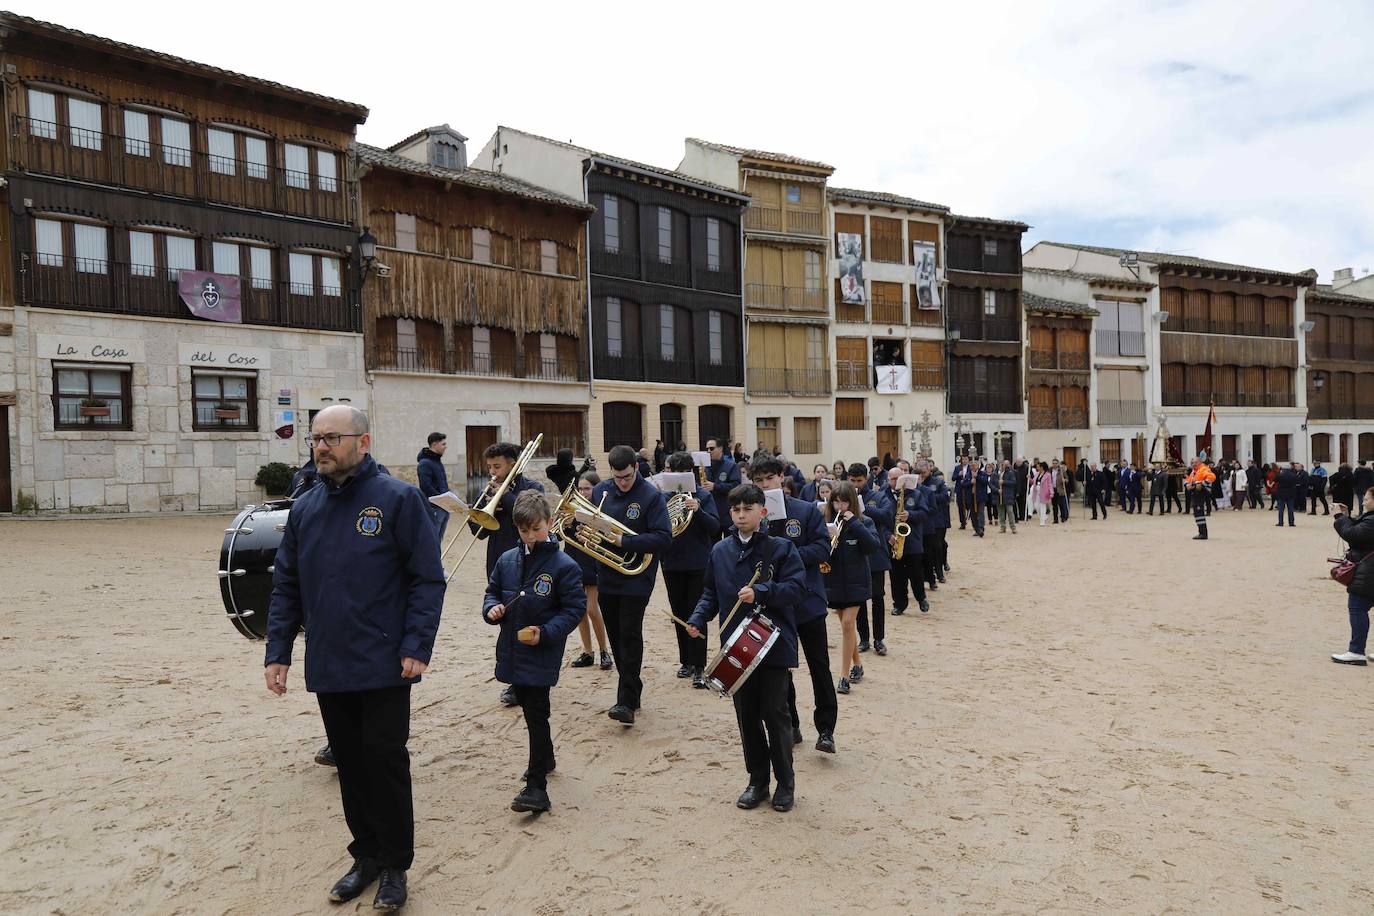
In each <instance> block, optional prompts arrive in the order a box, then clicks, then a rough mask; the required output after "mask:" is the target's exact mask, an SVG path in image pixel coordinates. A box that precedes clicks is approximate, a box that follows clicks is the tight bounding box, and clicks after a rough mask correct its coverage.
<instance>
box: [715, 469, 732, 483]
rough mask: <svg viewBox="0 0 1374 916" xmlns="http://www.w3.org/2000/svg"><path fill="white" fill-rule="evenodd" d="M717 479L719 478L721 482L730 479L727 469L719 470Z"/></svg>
mask: <svg viewBox="0 0 1374 916" xmlns="http://www.w3.org/2000/svg"><path fill="white" fill-rule="evenodd" d="M718 479H719V480H720V482H721V483H725V481H727V480H729V479H730V472H729V471H721V472H720V477H719V478H718Z"/></svg>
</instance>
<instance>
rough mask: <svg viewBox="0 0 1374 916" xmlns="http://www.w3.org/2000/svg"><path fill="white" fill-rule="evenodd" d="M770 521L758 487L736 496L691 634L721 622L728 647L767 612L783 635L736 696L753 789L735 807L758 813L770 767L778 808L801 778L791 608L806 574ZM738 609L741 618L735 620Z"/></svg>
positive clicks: (786, 807) (785, 805) (743, 488)
mask: <svg viewBox="0 0 1374 916" xmlns="http://www.w3.org/2000/svg"><path fill="white" fill-rule="evenodd" d="M767 514H768V510H767V509H766V508H765V506H764V496H763V491H762V490H760V489H759V488H758V487H756V486H754V485H753V484H748V483H747V484H741V485H740V486H738V487H735V488H734V489H733V490H731V491H730V520H731V521H732V522H733V523H734V526H735V527H734V530H733V531H732V532H731V534H730V536H729V537H727V538H726V539H725V540H723V541H720V542H719V543H717V544H716V545H715V546H714V547H712V548H711V556H710V559H709V562H708V563H707V566H706V573H705V581H704V585H703V588H702V592H701V600H700V601H698V602H697V606H696V610H695V611H693V612H692V616H691V619H690V620H688V628H687V630H688V632H689V633H691V634H692V636H694V637H695V636H697V635H698V634H699V633H700V632H701V630H700V628H701V627H703V626H705V625H706V621H707V620H708V619H710V618H711V617H716V618H717V619H718V620H719V621H720V628H719V632H720V642H721V645H722V646H723V645H725V644H726V643H727V642H728V641H729V639H730V637H731V636H732V635H733V634H734V633H735V631H736V630H738V629H739V628H740V627H741V626H742V625H743V622H744V621H745V620H746V619H747V618H748V617H750V616H751V615H752V614H755V613H762V614H764V615H765V616H766V617H767V618H768V619H769V620H771V621H772V622H773V623H774V625H776V626H777V628H778V630H779V635H778V639H777V641H775V642H774V643H773V648H772V649H771V650H770V651H769V652H768V654H767V655H765V656H764V657H763V658H762V659H761V660H760V662H759V665H758V667H757V668H755V669H754V672H753V674H752V675H750V676H749V678H748V680H746V681H745V682H744V683H743V684H742V685H740V687H739V689H738V690H737V691H735V694H734V697H733V699H734V701H735V718H736V719H737V720H738V722H739V733H740V743H741V744H742V745H743V748H744V764H745V766H746V767H747V768H748V770H749V787H748V788H747V789H745V790H744V794H743V795H741V796H740V797H739V800H738V801H737V802H736V803H735V804H737V805H738V806H739V807H741V808H746V809H747V808H757V807H758V806H759V805H760V804H762V803H763V802H764V801H766V800H767V799H768V795H769V792H768V785H769V768H770V765H771V768H772V773H773V776H775V777H776V778H777V791H776V792H774V793H773V808H774V810H777V811H790V810H792V803H793V800H794V797H795V794H796V779H795V777H794V775H793V772H792V721H791V715H790V713H789V712H788V708H787V685H788V683H789V676H788V669H789V668H795V667H797V626H796V621H795V619H794V617H793V611H792V609H793V606H794V605H795V604H797V603H798V602H800V601H801V598H802V595H803V593H804V591H805V588H806V570H805V568H804V567H803V566H802V561H801V557H800V555H798V553H797V548H796V547H794V546H792V542H791V541H789V540H788V539H787V538H780V537H770V536H769V534H768V529H767V528H766V527H764V526H763V519H764V516H766V515H767ZM756 574H757V578H755V575H756ZM751 579H752V580H753V584H752V585H751V584H750V580H751ZM736 606H738V608H739V611H738V613H733V616H732V611H733V609H734V608H735V607H736Z"/></svg>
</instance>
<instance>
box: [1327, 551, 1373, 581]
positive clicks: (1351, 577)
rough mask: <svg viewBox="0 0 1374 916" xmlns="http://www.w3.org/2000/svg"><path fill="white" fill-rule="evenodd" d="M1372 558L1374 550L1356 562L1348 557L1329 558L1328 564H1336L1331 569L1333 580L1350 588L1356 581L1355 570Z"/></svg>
mask: <svg viewBox="0 0 1374 916" xmlns="http://www.w3.org/2000/svg"><path fill="white" fill-rule="evenodd" d="M1370 557H1374V550H1371V551H1370V552H1369V553H1367V554H1365V555H1364V556H1363V557H1361V558H1360V559H1358V560H1354V561H1352V560H1351V559H1350V557H1348V556H1345V557H1327V558H1326V562H1328V563H1334V564H1335V565H1334V566H1332V567H1331V578H1332V579H1333V580H1335V581H1336V582H1339V583H1340V584H1341V585H1344V586H1345V587H1346V588H1349V587H1350V583H1351V582H1354V581H1355V569H1356V568H1357V567H1358V566H1359V565H1360V564H1361V563H1363V562H1364V561H1365V560H1368V559H1369V558H1370Z"/></svg>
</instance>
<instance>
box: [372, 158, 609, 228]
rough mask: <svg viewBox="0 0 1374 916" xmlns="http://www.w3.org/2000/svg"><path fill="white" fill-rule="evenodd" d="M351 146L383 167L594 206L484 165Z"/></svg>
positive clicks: (550, 200)
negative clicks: (432, 161)
mask: <svg viewBox="0 0 1374 916" xmlns="http://www.w3.org/2000/svg"><path fill="white" fill-rule="evenodd" d="M353 149H354V151H355V152H356V153H357V156H358V160H359V161H360V162H363V163H366V164H367V165H375V166H381V167H382V168H388V169H396V170H398V171H402V172H410V173H411V174H414V175H424V176H426V177H428V178H437V179H439V180H441V181H451V182H453V183H454V184H461V185H465V186H466V187H469V188H478V189H480V190H483V191H494V192H496V193H498V194H513V195H515V196H516V197H523V198H525V199H526V200H536V201H539V202H541V203H546V204H555V205H557V206H560V207H572V208H573V209H575V210H581V211H583V212H586V213H590V212H592V211H593V210H594V209H595V208H593V207H590V206H588V205H587V204H584V203H583V202H582V201H580V200H577V199H575V198H572V197H567V196H565V195H563V194H559V193H558V192H556V191H550V190H548V189H547V188H541V187H538V186H536V185H532V184H530V183H529V182H527V181H521V180H520V179H518V178H511V177H510V176H508V175H498V174H496V173H495V172H489V171H487V170H486V169H473V168H468V169H463V170H461V171H459V170H457V169H446V168H441V167H440V166H437V165H428V164H426V163H424V162H416V161H415V160H413V159H407V158H405V157H404V156H398V155H396V154H395V153H393V152H391V151H390V150H384V149H382V148H381V147H377V146H368V145H367V144H366V143H355V144H353Z"/></svg>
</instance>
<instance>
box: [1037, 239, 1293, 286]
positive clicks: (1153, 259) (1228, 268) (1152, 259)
mask: <svg viewBox="0 0 1374 916" xmlns="http://www.w3.org/2000/svg"><path fill="white" fill-rule="evenodd" d="M1045 244H1046V245H1058V246H1059V247H1060V248H1071V249H1073V250H1075V251H1087V252H1090V253H1092V254H1105V255H1110V256H1111V257H1115V258H1119V257H1121V256H1122V255H1123V254H1134V255H1136V256H1137V257H1139V258H1140V260H1142V261H1146V262H1148V263H1150V264H1158V265H1159V266H1161V267H1185V268H1186V267H1194V268H1198V269H1201V270H1215V271H1222V272H1229V273H1245V274H1253V275H1254V276H1260V277H1270V278H1273V279H1276V280H1287V281H1288V282H1290V283H1293V284H1295V285H1297V286H1305V285H1308V284H1311V283H1312V282H1313V281H1315V280H1316V279H1317V274H1316V271H1303V272H1302V273H1296V274H1295V273H1288V272H1287V271H1282V270H1270V269H1269V268H1268V267H1247V266H1245V265H1244V264H1228V263H1227V262H1225V261H1209V260H1207V259H1206V258H1194V257H1191V256H1189V255H1183V254H1167V253H1165V252H1159V251H1131V250H1130V249H1127V248H1103V247H1100V246H1098V245H1075V244H1073V243H1071V242H1049V241H1047V242H1045Z"/></svg>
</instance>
